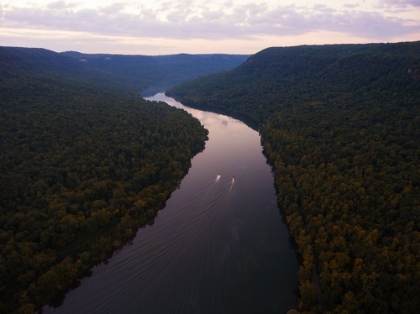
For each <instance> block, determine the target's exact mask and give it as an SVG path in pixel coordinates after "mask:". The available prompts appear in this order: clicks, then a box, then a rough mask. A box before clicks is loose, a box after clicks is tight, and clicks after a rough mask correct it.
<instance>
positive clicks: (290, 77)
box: [167, 42, 420, 313]
mask: <svg viewBox="0 0 420 314" xmlns="http://www.w3.org/2000/svg"><path fill="white" fill-rule="evenodd" d="M419 51H420V42H406V43H397V44H366V45H325V46H298V47H288V48H268V49H265V50H263V51H261V52H259V53H257V54H256V55H253V56H251V57H250V58H249V59H248V60H247V61H246V62H245V63H244V64H243V65H241V66H239V67H238V68H236V69H234V70H232V71H229V72H225V73H222V74H213V75H211V76H208V77H205V78H199V79H196V80H192V81H188V82H185V83H183V84H181V85H179V86H177V87H175V88H172V89H170V90H169V91H167V94H168V95H170V96H172V97H174V98H176V99H178V100H180V101H181V102H182V103H184V104H185V105H187V106H191V107H196V108H203V109H204V108H205V109H207V110H209V109H210V110H211V109H217V110H219V109H223V110H228V111H230V112H233V113H237V114H241V115H244V116H246V117H248V118H251V119H252V120H254V121H255V122H256V123H258V125H259V132H260V135H261V141H262V144H263V147H264V153H265V155H266V156H267V158H268V161H269V162H270V164H271V165H272V168H273V174H274V177H275V185H276V189H277V195H278V205H279V209H280V211H281V213H282V215H283V216H284V217H285V219H286V221H287V224H288V228H289V231H290V234H291V236H292V237H293V238H294V240H295V242H296V243H297V245H298V250H299V253H300V256H301V257H302V263H301V266H300V270H299V273H298V277H299V292H300V293H299V294H300V295H299V304H298V306H299V310H300V311H301V313H417V312H418V310H419V309H420V298H419V297H418V296H419V295H420V167H419V165H420V145H419V139H420V54H419ZM279 267H281V265H279Z"/></svg>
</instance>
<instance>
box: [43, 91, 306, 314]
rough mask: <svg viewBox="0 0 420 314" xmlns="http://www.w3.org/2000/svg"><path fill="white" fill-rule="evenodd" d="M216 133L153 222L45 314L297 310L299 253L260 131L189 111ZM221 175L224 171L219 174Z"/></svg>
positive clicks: (162, 97)
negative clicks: (278, 200)
mask: <svg viewBox="0 0 420 314" xmlns="http://www.w3.org/2000/svg"><path fill="white" fill-rule="evenodd" d="M147 99H149V100H155V101H165V102H167V103H168V104H169V105H171V106H175V107H179V108H183V109H185V110H186V111H188V112H189V113H191V114H192V115H193V116H194V117H196V118H198V119H199V120H200V121H201V123H202V124H203V125H204V127H205V128H207V129H208V130H209V140H208V141H207V142H206V148H205V150H204V151H203V152H202V153H200V154H198V155H197V156H195V157H194V158H193V160H192V167H191V168H190V170H189V172H188V174H187V175H186V177H185V178H184V179H183V180H182V182H181V184H180V187H179V189H177V190H175V191H174V192H173V193H172V195H171V197H170V199H169V200H168V201H167V202H166V207H165V208H164V209H163V210H161V211H160V212H159V213H158V215H157V217H156V218H155V220H154V223H153V224H152V225H150V226H147V227H145V228H141V229H140V230H139V231H138V232H137V235H136V237H135V238H134V239H133V241H132V244H131V245H128V246H126V247H124V248H123V249H121V250H120V251H118V252H116V253H115V254H114V255H113V256H112V257H111V258H110V259H109V260H108V261H107V263H102V264H100V265H98V266H95V267H94V268H93V270H92V276H90V277H88V278H84V279H82V280H81V285H80V286H79V287H78V288H77V289H74V290H72V291H70V292H68V293H67V294H66V296H65V299H64V301H63V304H62V305H61V306H60V307H57V308H53V307H45V308H44V313H79V314H80V313H102V314H103V313H144V314H153V313H167V314H169V313H218V314H221V313H241V314H243V313H286V312H287V311H288V310H289V309H291V308H296V303H297V298H296V295H295V291H296V289H297V270H298V262H297V258H296V252H295V250H294V249H293V248H292V247H291V244H290V239H289V234H288V231H287V228H286V225H285V224H284V222H283V221H282V219H281V215H280V213H279V210H278V208H277V204H276V195H275V189H274V179H273V175H272V173H271V168H270V166H269V165H268V164H267V163H266V159H265V157H264V156H263V154H262V147H261V143H260V138H259V134H258V132H257V131H255V130H253V129H251V128H250V127H248V126H247V125H245V124H244V123H243V122H241V121H239V120H236V119H233V118H231V117H228V116H225V115H221V114H216V113H211V112H205V111H201V110H195V109H191V108H187V107H184V106H183V105H182V104H180V103H179V102H176V101H175V100H173V99H172V98H168V97H166V96H165V95H164V94H163V93H160V94H157V95H155V96H153V97H149V98H147ZM219 175H220V177H218V176H219Z"/></svg>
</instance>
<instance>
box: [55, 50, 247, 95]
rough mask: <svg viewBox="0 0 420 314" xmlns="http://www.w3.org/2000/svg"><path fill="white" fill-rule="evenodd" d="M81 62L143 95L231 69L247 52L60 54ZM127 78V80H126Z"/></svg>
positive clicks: (73, 52) (238, 63)
mask: <svg viewBox="0 0 420 314" xmlns="http://www.w3.org/2000/svg"><path fill="white" fill-rule="evenodd" d="M61 54H63V55H66V56H70V57H72V58H74V59H76V60H78V61H79V62H80V63H81V64H82V65H84V66H86V67H90V68H93V69H97V70H100V71H104V72H107V73H112V74H113V75H117V76H121V77H123V78H124V85H132V84H134V83H136V84H137V85H138V86H139V90H140V92H141V94H142V95H143V96H149V95H154V94H156V93H157V92H163V91H164V90H165V89H167V88H169V87H173V86H175V85H177V84H179V83H181V82H183V81H185V80H189V79H193V78H197V77H199V76H205V75H209V74H212V73H218V72H222V71H226V70H230V69H233V68H235V67H236V66H238V65H240V64H241V63H243V62H244V61H245V60H246V59H247V58H248V57H249V56H248V55H228V54H208V55H205V54H202V55H190V54H178V55H166V56H142V55H113V54H83V53H79V52H75V51H66V52H63V53H61ZM127 78H128V79H129V82H126V80H127Z"/></svg>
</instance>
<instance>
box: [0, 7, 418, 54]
mask: <svg viewBox="0 0 420 314" xmlns="http://www.w3.org/2000/svg"><path fill="white" fill-rule="evenodd" d="M417 40H420V0H360V1H359V0H356V1H352V0H349V1H339V0H336V1H329V0H294V1H289V0H277V1H274V0H250V1H248V0H241V1H239V0H238V1H237V0H208V1H205V0H136V1H132V0H127V1H124V0H122V1H114V0H100V1H97V0H91V1H84V0H59V1H55V0H52V1H50V0H1V2H0V45H1V46H19V47H40V48H46V49H50V50H54V51H57V52H61V51H67V50H75V51H80V52H85V53H97V52H101V53H120V54H144V55H162V54H175V53H182V52H184V53H194V54H195V53H238V54H253V53H256V52H258V51H260V50H262V49H264V48H267V47H272V46H295V45H303V44H335V43H371V42H400V41H417Z"/></svg>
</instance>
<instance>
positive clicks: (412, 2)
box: [382, 0, 420, 8]
mask: <svg viewBox="0 0 420 314" xmlns="http://www.w3.org/2000/svg"><path fill="white" fill-rule="evenodd" d="M382 3H383V4H385V5H391V6H395V7H399V8H406V7H409V6H412V7H420V1H419V0H383V1H382Z"/></svg>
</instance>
